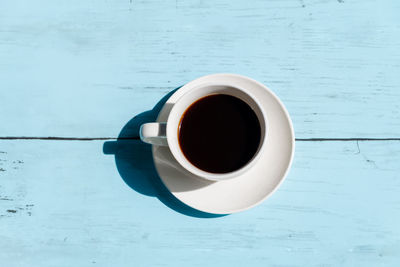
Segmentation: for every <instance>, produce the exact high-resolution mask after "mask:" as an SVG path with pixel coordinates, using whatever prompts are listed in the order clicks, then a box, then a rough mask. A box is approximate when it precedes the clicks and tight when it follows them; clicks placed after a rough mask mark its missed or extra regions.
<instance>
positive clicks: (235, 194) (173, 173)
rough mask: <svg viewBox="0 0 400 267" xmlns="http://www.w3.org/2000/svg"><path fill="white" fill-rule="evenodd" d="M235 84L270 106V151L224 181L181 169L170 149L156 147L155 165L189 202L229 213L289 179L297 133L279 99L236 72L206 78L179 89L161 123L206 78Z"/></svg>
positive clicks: (168, 184)
mask: <svg viewBox="0 0 400 267" xmlns="http://www.w3.org/2000/svg"><path fill="white" fill-rule="evenodd" d="M206 81H207V82H213V83H219V82H220V83H221V84H229V83H230V84H235V85H237V86H238V87H242V88H247V89H248V90H250V92H251V93H252V95H253V96H254V97H255V98H257V100H258V101H259V103H260V104H261V105H262V106H263V109H264V110H265V112H266V114H267V117H268V122H269V128H268V130H269V133H268V139H267V143H266V147H265V150H264V151H263V154H262V155H261V158H260V159H259V160H258V161H257V163H256V165H255V166H254V167H252V168H251V169H250V170H249V171H248V172H246V173H244V174H242V175H240V176H239V177H235V178H232V179H229V180H225V181H218V182H211V181H206V180H203V179H201V178H199V177H197V176H195V175H193V174H191V173H189V172H188V171H186V170H185V169H183V168H182V167H181V165H180V164H179V163H178V162H176V161H175V159H174V158H173V156H172V154H171V152H170V150H169V149H168V147H162V146H153V148H152V149H153V157H154V164H155V167H156V169H157V172H158V174H159V176H160V177H161V180H162V181H163V182H164V184H165V186H166V187H167V188H168V189H169V190H170V191H171V193H172V194H173V195H174V196H175V197H176V198H178V199H179V200H180V201H182V202H183V203H185V204H186V205H188V206H190V207H192V208H195V209H197V210H201V211H204V212H208V213H214V214H229V213H234V212H238V211H243V210H245V209H249V208H251V207H253V206H255V205H257V204H259V203H261V202H262V201H263V200H264V199H266V198H267V197H268V196H270V195H271V194H272V193H273V192H274V191H275V190H276V189H277V188H278V186H279V185H280V184H281V183H282V181H283V180H284V178H285V176H286V174H287V172H288V170H289V168H290V165H291V163H292V159H293V154H294V144H295V139H294V132H293V126H292V122H291V120H290V117H289V114H288V112H287V110H286V109H285V107H284V106H283V104H282V103H281V101H280V100H279V99H278V97H277V96H276V95H275V94H274V93H272V92H271V91H270V90H269V89H268V88H267V87H265V86H264V85H263V84H261V83H259V82H257V81H254V80H252V79H249V78H247V77H245V76H240V75H236V74H213V75H208V76H204V77H201V78H199V79H196V80H194V81H192V82H190V83H189V85H190V86H186V85H185V86H183V87H182V88H180V89H178V90H177V91H176V92H175V93H174V94H173V95H172V96H171V97H170V98H169V99H168V100H167V102H166V103H165V105H164V107H163V108H162V110H161V111H160V114H159V115H158V119H157V121H158V122H165V121H166V120H167V117H168V114H169V112H170V110H171V108H172V106H173V105H174V103H175V101H177V100H178V99H179V98H180V97H181V96H182V95H183V94H184V93H185V92H186V91H187V90H190V88H193V86H195V85H197V84H201V83H204V82H206Z"/></svg>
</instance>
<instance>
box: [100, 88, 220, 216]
mask: <svg viewBox="0 0 400 267" xmlns="http://www.w3.org/2000/svg"><path fill="white" fill-rule="evenodd" d="M179 88H180V87H178V88H176V89H174V90H172V91H171V92H169V93H168V94H167V95H165V96H164V97H163V98H162V99H161V100H160V101H159V102H158V103H157V104H156V105H155V106H154V108H153V109H152V110H148V111H145V112H142V113H140V114H138V115H137V116H135V117H134V118H132V119H131V120H130V121H128V123H126V124H125V126H124V127H123V128H122V130H121V132H120V134H119V135H118V138H117V140H116V141H107V142H105V143H104V144H103V153H104V154H106V155H114V156H115V163H116V166H117V170H118V172H119V174H120V176H121V178H122V179H123V180H124V182H125V183H126V184H127V185H128V186H129V187H130V188H132V189H133V190H135V191H136V192H138V193H140V194H143V195H146V196H151V197H157V198H158V199H159V200H160V201H161V202H162V203H163V204H164V205H166V206H167V207H169V208H171V209H173V210H174V211H176V212H179V213H181V214H184V215H187V216H191V217H197V218H216V217H222V216H226V215H221V214H211V213H206V212H202V211H199V210H196V209H194V208H191V207H189V206H188V205H186V204H184V203H183V202H181V201H180V200H178V199H177V198H176V197H175V196H174V195H172V194H171V192H170V191H169V190H168V189H167V188H166V186H165V185H164V183H163V182H162V181H161V179H160V177H159V176H158V174H157V171H156V169H155V166H154V161H153V155H152V151H151V145H149V144H146V143H143V142H142V141H141V140H140V138H139V129H140V126H141V125H142V124H143V123H146V122H154V121H156V119H157V116H158V113H159V112H160V111H161V109H162V107H163V106H164V104H165V103H166V101H167V100H168V98H169V97H170V96H171V95H172V94H173V93H174V92H175V91H176V90H178V89H179Z"/></svg>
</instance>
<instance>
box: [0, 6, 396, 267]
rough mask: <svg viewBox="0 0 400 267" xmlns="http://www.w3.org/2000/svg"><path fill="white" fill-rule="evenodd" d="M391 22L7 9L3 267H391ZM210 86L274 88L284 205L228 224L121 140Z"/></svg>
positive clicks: (299, 14) (178, 9) (1, 108)
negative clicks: (287, 163) (231, 80)
mask: <svg viewBox="0 0 400 267" xmlns="http://www.w3.org/2000/svg"><path fill="white" fill-rule="evenodd" d="M399 14H400V2H399V1H396V0H383V1H372V0H366V1H361V0H358V1H356V0H337V1H336V0H285V1H277V0H275V1H261V0H256V1H237V0H236V1H228V0H217V1H203V0H196V1H182V0H176V1H161V0H152V1H137V0H131V1H129V0H123V1H122V0H116V1H107V0H98V1H94V0H84V1H82V0H79V1H78V0H72V1H54V0H36V1H23V0H21V1H19V0H3V1H1V2H0V122H1V124H0V139H1V140H0V266H7V267H13V266H374V267H375V266H399V265H400V174H399V173H400V75H399V74H400V15H399ZM217 72H228V73H229V72H231V73H239V74H242V75H247V76H249V77H251V78H254V79H256V80H259V81H260V82H262V83H265V84H266V85H267V86H269V87H270V88H271V89H272V90H273V91H275V92H276V94H277V95H278V96H279V97H280V98H281V99H282V101H283V102H284V103H285V105H286V107H287V108H288V110H289V113H290V114H291V116H292V120H293V123H294V128H295V132H296V138H297V141H296V154H295V158H294V163H293V166H292V169H291V171H290V173H289V176H288V177H287V179H286V181H285V182H284V183H283V184H282V186H281V187H280V189H279V190H278V191H277V192H276V193H275V194H274V195H273V196H272V197H271V198H269V199H268V200H267V201H265V202H264V203H262V204H261V205H259V206H257V207H256V208H253V209H251V210H248V211H245V212H242V213H238V214H233V215H228V216H222V217H214V216H206V215H205V214H202V213H199V212H196V211H194V210H191V209H189V208H188V207H185V206H184V205H182V204H181V203H179V202H177V201H176V200H175V199H173V198H171V196H170V195H168V192H166V191H165V190H164V189H165V188H162V184H161V185H160V184H159V183H157V178H158V177H157V176H156V174H155V170H154V166H153V165H152V161H151V154H150V147H149V146H148V145H144V144H142V143H140V141H139V140H135V134H137V132H136V130H137V128H135V127H136V126H135V125H133V124H132V120H136V121H137V120H138V119H139V120H141V121H150V120H153V119H154V116H155V114H154V112H151V111H149V110H151V109H153V107H154V106H155V105H156V104H157V103H158V102H159V101H160V100H161V99H162V98H163V97H164V96H165V95H166V94H167V93H168V92H170V91H172V90H173V89H175V88H177V87H179V86H181V85H183V84H185V83H186V82H188V81H190V80H193V79H195V78H197V77H199V76H202V75H206V74H210V73H217ZM146 111H149V112H146ZM138 115H140V116H139V117H136V119H134V117H135V116H138ZM118 136H120V137H121V136H122V137H123V136H129V137H132V138H133V139H130V140H125V141H121V140H117V138H118ZM136 137H137V135H136Z"/></svg>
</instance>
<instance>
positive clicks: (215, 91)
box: [140, 82, 268, 181]
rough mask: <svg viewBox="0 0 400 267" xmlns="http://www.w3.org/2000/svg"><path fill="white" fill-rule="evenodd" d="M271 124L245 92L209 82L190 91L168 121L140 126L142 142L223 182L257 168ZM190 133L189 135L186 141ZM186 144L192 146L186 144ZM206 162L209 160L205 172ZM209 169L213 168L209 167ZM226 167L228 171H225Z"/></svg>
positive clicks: (172, 110) (186, 166)
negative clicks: (165, 149)
mask: <svg viewBox="0 0 400 267" xmlns="http://www.w3.org/2000/svg"><path fill="white" fill-rule="evenodd" d="M187 86H191V85H190V83H189V84H187V85H185V87H187ZM186 89H187V88H186ZM178 90H180V89H178ZM203 114H204V115H203ZM210 115H211V116H210ZM190 116H192V117H193V120H192V121H191V118H192V117H190ZM202 116H203V117H202ZM207 116H208V118H206V117H207ZM196 120H197V121H196ZM208 120H209V121H210V123H209V124H208V123H207V122H208ZM186 121H189V122H186ZM267 124H268V122H267V117H266V114H265V112H264V110H263V108H262V106H261V105H260V104H259V102H258V101H257V99H255V98H254V97H253V96H252V95H251V93H250V92H249V91H248V90H246V88H240V87H238V86H236V85H234V84H228V83H225V84H218V83H211V82H210V83H203V84H200V85H196V86H193V88H190V89H189V90H187V92H186V93H185V94H183V95H182V96H181V97H180V98H179V99H178V101H176V103H175V104H174V105H173V107H172V108H171V111H170V113H169V115H168V118H167V120H166V121H165V122H150V123H145V124H143V125H141V127H140V138H141V140H142V141H143V142H146V143H149V144H152V145H157V146H168V148H169V150H170V151H171V153H172V155H173V157H174V158H175V160H176V161H177V162H178V163H179V164H180V165H181V166H182V167H183V168H184V169H186V170H187V171H189V172H190V173H192V174H194V175H196V176H198V177H200V178H203V179H206V180H210V181H222V180H226V179H233V178H235V177H238V176H239V175H241V174H243V173H244V172H246V171H248V170H249V169H251V168H252V167H253V166H254V164H255V163H256V162H257V160H258V159H259V158H260V156H261V154H262V152H263V150H264V149H265V144H266V140H267V134H268V127H267ZM186 125H187V126H186ZM189 126H190V127H191V128H190V127H189ZM197 126H198V127H199V128H197V129H196V128H193V127H197ZM186 128H187V129H188V130H187V131H186V132H187V133H183V136H182V131H183V130H185V129H186ZM192 128H193V129H192ZM185 135H186V136H185ZM186 139H187V140H189V141H187V142H188V143H189V144H188V145H186V144H185V143H184V142H185V140H186ZM192 143H193V144H192ZM220 143H221V144H222V145H221V146H220V145H219V144H220ZM191 149H192V150H193V151H191ZM199 149H200V150H199ZM207 149H208V150H207ZM196 151H200V152H196ZM208 151H209V155H207V153H208ZM193 153H194V155H193ZM196 153H199V154H202V155H201V156H202V157H200V155H196ZM241 153H242V154H243V155H242V154H241ZM203 154H205V155H203ZM196 158H199V159H196ZM202 161H206V164H205V165H204V164H203V165H204V166H205V167H202V166H203V165H201V164H202ZM207 164H208V165H207ZM209 165H212V168H211V167H210V168H207V166H209ZM225 165H226V166H228V167H227V168H225V169H224V168H223V167H224V166H225ZM220 166H221V168H220Z"/></svg>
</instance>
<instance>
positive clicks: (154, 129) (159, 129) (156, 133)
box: [139, 122, 168, 146]
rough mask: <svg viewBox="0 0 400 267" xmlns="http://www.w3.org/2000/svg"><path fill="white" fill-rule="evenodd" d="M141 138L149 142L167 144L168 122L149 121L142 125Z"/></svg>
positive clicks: (158, 144)
mask: <svg viewBox="0 0 400 267" xmlns="http://www.w3.org/2000/svg"><path fill="white" fill-rule="evenodd" d="M139 133H140V139H141V140H142V141H143V142H145V143H148V144H151V145H156V146H167V145H168V143H167V123H165V122H160V123H159V122H149V123H145V124H142V125H141V126H140V131H139Z"/></svg>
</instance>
